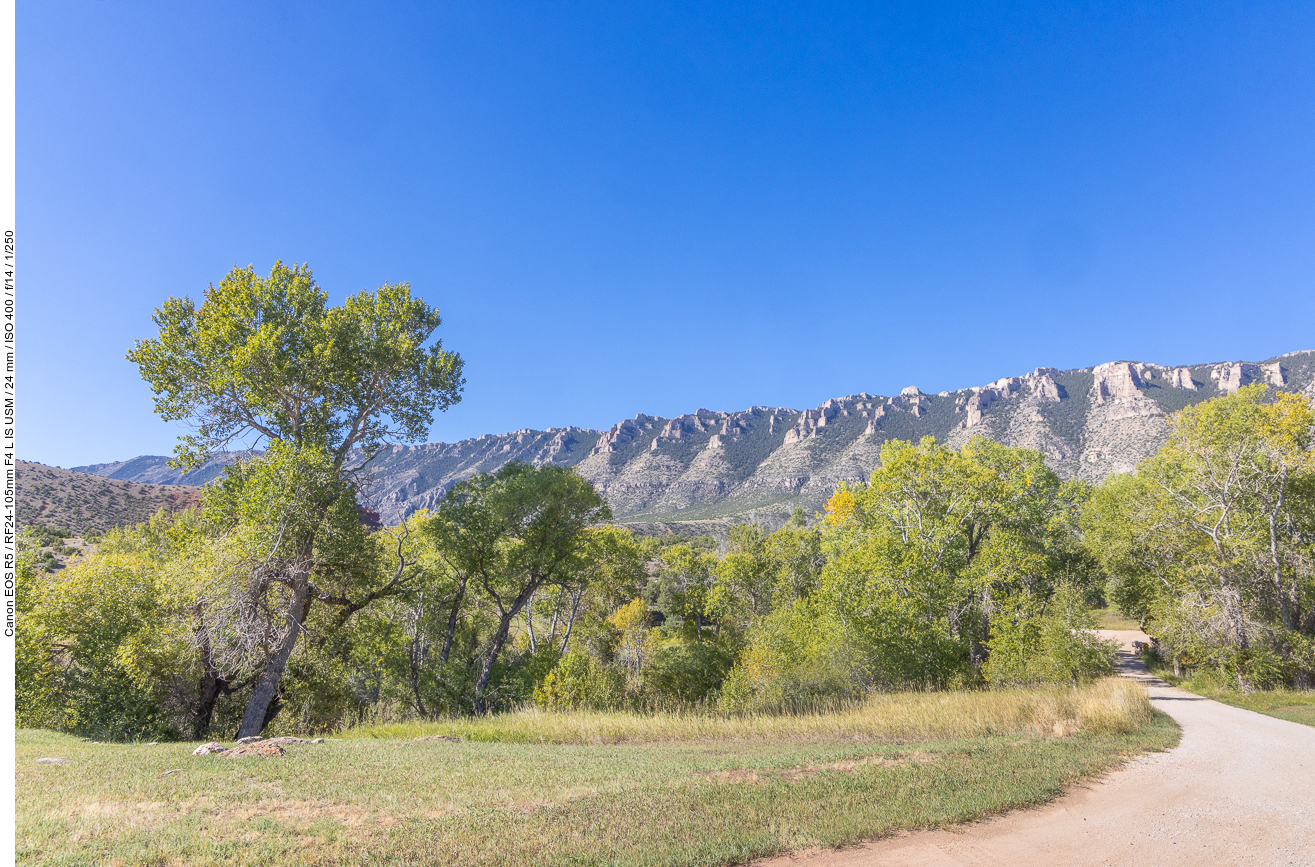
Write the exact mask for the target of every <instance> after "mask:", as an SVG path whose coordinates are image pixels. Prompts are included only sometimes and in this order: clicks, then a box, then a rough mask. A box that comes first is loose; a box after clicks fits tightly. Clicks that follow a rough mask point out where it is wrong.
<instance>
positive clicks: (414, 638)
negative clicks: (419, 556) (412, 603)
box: [410, 596, 429, 719]
mask: <svg viewBox="0 0 1315 867" xmlns="http://www.w3.org/2000/svg"><path fill="white" fill-rule="evenodd" d="M423 606H424V597H423V596H422V597H421V601H420V602H419V603H418V604H417V606H416V608H415V610H414V611H413V612H412V617H411V630H412V631H411V653H410V657H411V659H410V662H411V672H410V674H411V693H412V694H413V695H414V696H415V702H416V713H418V714H420V717H421V718H422V719H428V718H429V713H428V712H427V711H426V710H425V700H424V699H423V698H422V697H421V696H420V665H421V663H422V662H424V655H425V647H424V639H423V638H422V637H421V634H420V621H421V619H422V617H423V616H424V611H423Z"/></svg>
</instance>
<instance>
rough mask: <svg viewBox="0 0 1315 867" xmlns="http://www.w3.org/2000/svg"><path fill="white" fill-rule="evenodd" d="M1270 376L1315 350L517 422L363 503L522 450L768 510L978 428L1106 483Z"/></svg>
mask: <svg viewBox="0 0 1315 867" xmlns="http://www.w3.org/2000/svg"><path fill="white" fill-rule="evenodd" d="M1252 382H1264V383H1267V384H1269V385H1272V386H1274V387H1276V388H1281V389H1283V390H1289V391H1298V392H1301V393H1304V394H1307V395H1311V396H1315V351H1311V350H1303V351H1298V352H1290V353H1287V354H1285V355H1280V356H1274V357H1273V358H1270V359H1266V360H1265V361H1259V362H1249V361H1227V362H1213V363H1208V364H1194V365H1178V366H1169V365H1160V364H1154V363H1149V362H1140V361H1112V362H1106V363H1104V364H1097V365H1093V366H1092V367H1086V368H1074V369H1070V370H1059V369H1057V368H1051V367H1038V368H1036V369H1035V370H1033V371H1032V372H1030V373H1027V374H1024V375H1022V376H1013V377H1003V378H1001V379H998V380H996V381H994V382H991V383H989V384H987V385H984V386H975V387H972V388H965V389H957V390H955V391H942V392H939V393H937V394H925V393H923V392H922V391H921V390H920V389H918V388H917V387H915V386H909V387H908V388H905V389H904V390H903V391H902V392H901V393H900V394H898V395H893V396H882V395H872V394H867V393H866V392H861V393H859V394H853V395H847V396H845V397H841V398H831V399H830V400H827V401H825V402H823V403H822V404H820V405H818V406H817V407H814V408H812V409H805V410H797V409H793V408H788V407H768V406H754V407H750V408H748V409H746V410H741V411H739V412H721V411H714V410H708V409H699V410H696V411H695V412H693V413H688V414H685V415H680V416H676V417H674V418H664V417H661V416H651V415H646V414H644V413H640V414H638V415H636V416H635V417H634V418H629V419H625V420H623V421H620V422H617V423H616V424H614V425H612V427H611V428H609V429H608V430H606V431H601V430H592V429H589V428H582V427H575V426H571V427H564V428H550V429H548V430H545V431H538V430H532V429H528V428H525V429H521V430H518V431H512V432H510V433H505V434H483V435H481V436H478V437H473V438H470V439H466V440H461V441H459V442H456V443H444V442H433V443H425V444H421V445H414V446H392V447H390V448H388V449H385V451H384V452H382V453H381V454H380V455H379V456H378V457H377V458H376V459H375V461H374V462H373V465H372V473H371V476H372V478H371V484H370V486H369V489H368V490H367V491H366V492H365V493H366V498H365V499H366V502H367V504H368V505H369V506H370V507H371V508H373V509H376V510H377V511H379V513H380V514H381V516H382V517H383V519H384V521H385V522H386V523H395V522H397V521H400V520H402V519H404V518H405V517H406V516H407V515H409V514H411V513H412V512H414V511H416V510H418V509H422V508H432V507H433V506H434V504H435V503H436V502H437V501H438V499H439V498H441V497H442V495H443V493H444V492H445V491H446V490H447V489H448V488H449V487H451V485H452V484H454V483H456V482H457V481H460V480H461V479H464V478H468V477H469V476H470V475H472V474H474V473H476V472H482V471H492V470H496V469H497V468H498V467H500V466H502V465H504V464H506V463H507V462H509V461H512V460H522V461H525V462H527V463H531V464H536V465H538V464H546V463H552V464H557V465H559V466H573V467H576V468H577V469H578V470H579V471H580V473H581V474H582V475H584V476H585V478H588V479H589V480H590V481H591V482H593V483H594V485H595V486H596V487H598V488H599V490H600V492H602V493H603V494H604V496H606V497H607V499H608V501H609V503H611V505H612V509H613V512H614V513H615V515H616V517H617V519H618V520H619V521H623V522H627V523H639V522H647V523H669V522H687V521H691V520H700V521H703V520H712V521H720V520H725V519H728V518H736V517H744V516H752V517H754V518H755V519H760V520H765V521H767V522H769V523H771V522H775V521H779V520H782V519H783V517H784V515H786V514H788V513H789V511H790V510H791V509H793V508H795V507H803V508H804V509H805V510H806V511H808V512H812V511H815V510H816V509H818V508H820V507H821V505H822V503H823V502H825V500H826V498H827V497H829V496H830V494H831V492H832V491H833V490H834V489H835V487H836V485H837V484H838V483H839V482H841V481H860V480H864V479H866V478H867V477H868V475H869V474H870V473H871V472H872V470H874V469H875V468H876V467H877V466H878V465H879V463H880V457H879V455H880V449H881V444H882V443H884V442H886V441H888V440H891V439H905V440H915V441H916V440H918V439H920V438H921V437H922V436H927V435H930V436H934V437H936V439H937V440H938V441H940V442H945V443H948V444H950V445H954V446H958V445H962V444H963V443H964V442H966V441H967V439H968V438H969V437H971V436H975V435H983V436H987V437H989V438H991V439H995V440H998V441H1000V442H1004V443H1007V444H1009V445H1017V446H1024V447H1027V448H1034V449H1037V450H1038V451H1040V452H1041V453H1042V454H1043V455H1045V457H1046V461H1047V463H1048V464H1049V465H1050V466H1051V467H1052V468H1053V469H1054V470H1055V471H1056V472H1058V473H1059V474H1060V475H1061V476H1064V477H1066V478H1082V479H1087V480H1090V481H1099V480H1100V479H1103V478H1104V477H1105V476H1107V475H1109V474H1111V473H1114V472H1127V471H1130V470H1132V469H1133V468H1134V467H1135V466H1136V464H1137V462H1138V461H1140V460H1141V459H1143V458H1145V457H1147V456H1149V455H1150V454H1152V453H1154V451H1155V450H1156V449H1158V448H1159V446H1160V445H1161V444H1163V442H1164V441H1165V439H1166V438H1167V437H1168V426H1167V424H1166V423H1165V418H1166V417H1167V415H1168V414H1169V413H1171V412H1174V411H1176V410H1179V409H1182V408H1184V407H1186V406H1190V405H1192V404H1195V403H1199V402H1201V401H1203V400H1207V399H1209V398H1212V397H1218V396H1221V395H1224V394H1231V393H1233V392H1235V391H1236V390H1237V389H1238V388H1240V387H1241V386H1244V385H1247V384H1249V383H1252ZM233 459H234V456H222V457H219V458H216V459H215V460H212V461H211V462H210V463H208V464H207V465H206V466H205V467H203V468H201V469H200V470H198V471H195V472H193V473H189V474H182V473H178V472H177V471H176V470H171V469H169V468H168V467H167V466H166V465H165V464H166V462H167V460H168V459H167V458H164V457H159V456H149V455H148V456H142V457H138V458H134V459H132V460H131V461H123V462H118V463H109V464H96V465H91V466H87V467H76V468H74V469H76V470H79V471H81V472H88V473H91V474H93V475H103V476H107V477H109V478H118V479H123V480H126V481H135V482H149V483H152V484H180V483H182V484H204V483H205V482H206V481H209V480H210V479H213V478H214V477H216V476H217V475H218V474H219V473H220V472H222V469H223V466H224V465H225V464H226V463H229V462H231V460H233Z"/></svg>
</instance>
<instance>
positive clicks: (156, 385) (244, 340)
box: [128, 262, 464, 736]
mask: <svg viewBox="0 0 1315 867" xmlns="http://www.w3.org/2000/svg"><path fill="white" fill-rule="evenodd" d="M154 319H155V323H156V325H157V326H158V327H159V334H158V336H156V337H152V338H149V339H146V340H141V341H138V343H137V344H136V346H134V347H133V349H132V350H131V351H129V352H128V359H129V360H130V361H132V362H134V363H135V364H137V366H138V368H139V369H140V371H141V374H142V377H143V378H144V379H145V380H146V382H147V383H148V384H149V385H150V386H151V389H152V391H153V392H154V395H155V409H156V412H157V413H158V414H159V415H160V416H161V417H162V418H164V419H165V420H166V421H184V422H187V423H189V424H191V425H192V428H193V433H192V434H190V435H189V436H186V437H184V438H183V439H182V441H181V442H180V443H179V446H178V448H177V450H176V461H175V463H176V464H177V465H179V466H183V467H195V466H198V465H200V464H201V463H204V462H205V461H206V460H207V459H209V458H210V457H212V456H213V455H215V454H216V453H218V452H222V451H225V450H230V449H232V448H234V447H236V446H241V447H244V448H257V447H261V446H265V447H267V448H268V452H267V454H266V455H265V456H263V457H260V458H255V459H253V460H252V461H251V462H250V464H249V465H246V466H239V467H237V468H235V469H233V470H231V471H230V472H229V474H228V478H227V480H226V481H225V485H224V488H225V492H226V495H225V496H217V497H216V501H217V502H219V503H221V504H222V507H220V508H219V509H218V511H219V512H220V513H221V514H222V516H223V519H224V520H225V521H226V522H227V523H228V525H229V527H230V530H231V531H232V532H233V533H234V534H235V535H234V538H235V539H240V540H244V541H246V542H247V543H249V544H250V545H252V546H255V547H253V548H252V549H251V550H250V551H247V552H245V556H243V557H238V558H236V560H235V561H234V562H238V563H242V564H245V565H244V566H243V567H242V569H241V570H239V571H241V572H242V574H241V575H240V576H239V575H236V574H235V575H234V576H233V577H234V579H235V580H239V579H240V580H242V581H245V582H246V588H247V589H246V590H245V591H244V598H245V599H246V600H247V601H248V603H249V606H250V608H249V613H250V612H259V611H268V610H276V611H277V612H278V614H277V615H276V616H275V617H274V618H273V620H282V621H283V622H282V623H277V622H273V623H272V622H270V619H269V618H265V619H262V618H260V617H257V616H255V614H254V613H253V614H252V615H251V616H250V618H249V626H250V629H251V631H252V633H253V635H252V636H251V640H252V644H253V646H257V647H259V648H260V651H261V652H260V657H261V659H260V662H259V664H258V665H257V666H256V668H257V671H256V673H255V674H254V676H253V677H254V688H253V691H252V694H251V698H250V701H249V703H248V705H247V709H246V713H245V715H244V717H243V721H242V726H241V730H240V732H239V735H240V736H246V735H251V734H256V733H258V732H259V731H261V730H262V729H263V728H264V726H265V725H266V724H267V723H268V721H269V719H270V717H271V713H270V710H271V707H272V706H273V707H276V706H277V705H276V704H275V701H276V695H277V692H278V683H279V680H280V678H281V677H282V675H283V671H284V669H285V667H286V665H287V661H288V658H289V656H290V655H291V653H292V650H293V649H294V647H295V646H296V643H297V640H298V636H299V634H300V633H301V632H302V631H303V630H304V628H305V627H304V624H305V622H306V618H307V615H308V613H309V611H310V608H311V606H312V604H314V603H315V602H316V601H320V602H325V603H329V604H336V605H339V606H342V607H345V608H352V607H353V606H357V605H359V604H360V600H361V598H362V597H370V596H377V594H379V593H381V592H384V591H385V590H386V589H387V586H388V582H390V581H400V580H402V579H401V576H402V575H403V571H402V570H399V571H397V572H396V573H395V574H394V576H393V577H392V578H387V579H385V582H384V586H383V587H379V586H373V587H372V586H368V585H369V584H370V582H371V580H377V579H378V575H379V574H380V570H377V569H370V568H362V567H361V564H358V563H352V562H351V560H352V557H353V556H355V555H354V554H351V553H349V552H350V551H352V550H359V547H357V548H355V549H354V548H353V546H350V545H346V546H344V545H342V544H337V543H338V542H341V541H343V537H344V534H347V535H350V533H349V532H348V529H349V528H348V525H350V524H351V522H352V520H354V517H353V516H354V514H355V497H356V493H357V488H358V485H359V482H360V481H361V479H362V475H361V474H362V472H363V470H364V467H365V466H366V465H367V464H368V463H369V461H370V460H371V459H372V458H373V457H374V456H375V455H377V454H378V453H379V451H380V450H381V449H383V448H385V447H386V446H387V445H388V444H390V443H392V442H408V441H410V442H414V441H419V440H422V439H424V438H425V437H426V436H427V435H428V432H429V425H430V423H431V421H432V419H433V414H434V412H435V411H442V410H445V409H447V408H448V407H449V406H451V405H452V404H453V403H455V402H457V401H458V400H460V397H461V389H462V385H463V383H464V381H463V379H462V375H461V373H462V360H461V358H460V357H459V356H458V355H456V354H455V353H452V352H448V351H445V350H444V349H443V348H442V344H441V342H440V341H437V340H432V336H433V333H434V331H435V329H437V328H438V326H439V325H440V323H441V321H442V320H441V319H440V318H439V314H438V310H437V308H434V307H431V306H429V305H428V304H426V303H425V301H424V300H423V299H420V298H414V297H412V295H411V290H410V287H409V285H408V284H385V285H383V286H381V287H379V288H378V289H377V290H374V291H362V292H359V293H357V294H355V295H352V296H350V297H349V298H347V299H346V301H344V302H343V303H342V304H340V305H338V306H330V305H329V303H328V293H326V292H325V291H324V290H322V289H321V288H320V287H319V286H318V285H317V284H316V283H315V280H314V277H313V276H312V274H311V271H310V268H309V267H307V266H305V265H299V266H291V267H289V266H286V265H284V264H283V263H282V262H276V263H275V264H274V267H273V268H272V269H271V270H270V273H269V275H268V276H261V275H259V274H257V273H256V271H255V270H254V269H253V268H251V267H246V268H234V269H233V270H232V271H230V272H229V273H228V275H227V276H226V277H225V278H224V279H223V280H222V281H221V282H220V283H219V285H218V286H213V285H212V286H210V287H208V288H207V289H206V291H205V294H204V297H203V299H202V301H201V303H200V304H199V305H198V304H197V303H196V302H195V301H193V300H192V299H191V298H189V297H183V298H170V299H168V300H167V301H166V302H165V303H164V305H163V306H162V307H160V309H158V310H157V311H156V312H155V317H154ZM262 462H263V463H264V464H265V465H264V466H260V465H261V464H262ZM251 464H254V466H253V465H251ZM344 558H345V559H344ZM382 574H383V575H385V576H386V575H388V574H389V573H388V572H387V570H384V571H383V572H382ZM353 576H354V577H353ZM330 583H332V584H334V585H335V586H334V587H333V588H330V587H328V586H327V585H328V584H330ZM353 593H354V594H356V595H355V597H353V595H352V594H353ZM240 619H241V618H239V620H240ZM256 633H259V634H258V635H257V634H256Z"/></svg>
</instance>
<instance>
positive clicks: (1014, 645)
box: [982, 584, 1118, 686]
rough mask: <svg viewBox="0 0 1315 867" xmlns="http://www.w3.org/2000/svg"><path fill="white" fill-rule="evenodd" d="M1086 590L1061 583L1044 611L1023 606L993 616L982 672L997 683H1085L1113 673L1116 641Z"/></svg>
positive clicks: (992, 681)
mask: <svg viewBox="0 0 1315 867" xmlns="http://www.w3.org/2000/svg"><path fill="white" fill-rule="evenodd" d="M1096 627H1097V623H1096V620H1095V616H1094V614H1092V612H1091V610H1090V609H1089V608H1087V606H1086V602H1085V600H1084V599H1083V593H1082V591H1081V589H1079V588H1077V587H1075V586H1073V585H1071V584H1061V585H1060V586H1059V587H1058V588H1056V590H1055V592H1054V594H1053V595H1052V596H1051V597H1050V599H1049V600H1048V601H1047V603H1046V605H1045V609H1044V611H1027V610H1024V609H1023V608H1021V607H1020V608H1018V609H1016V610H1015V611H1014V612H1012V616H997V617H996V618H995V619H994V620H993V625H992V635H991V640H990V649H991V655H990V657H989V658H988V659H987V661H986V664H985V665H984V666H983V670H982V673H983V675H984V676H985V677H986V679H987V680H988V681H990V682H991V683H992V684H995V685H997V686H1005V685H1018V684H1024V685H1026V684H1036V683H1064V682H1068V683H1073V684H1077V683H1081V682H1083V681H1087V680H1091V679H1093V678H1097V677H1104V676H1106V675H1109V674H1112V673H1113V658H1114V653H1115V651H1116V650H1117V648H1118V645H1117V643H1116V642H1110V641H1104V640H1102V639H1100V638H1098V637H1097V636H1096V635H1095V634H1094V633H1093V632H1092V631H1091V630H1093V629H1095V628H1096Z"/></svg>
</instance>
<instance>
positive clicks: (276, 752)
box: [220, 744, 283, 759]
mask: <svg viewBox="0 0 1315 867" xmlns="http://www.w3.org/2000/svg"><path fill="white" fill-rule="evenodd" d="M281 755H283V747H280V746H274V745H273V744H239V745H238V746H236V747H233V748H232V749H231V750H224V752H223V753H221V754H220V757H221V758H225V759H242V758H247V757H249V756H281Z"/></svg>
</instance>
